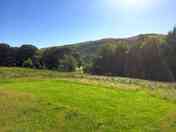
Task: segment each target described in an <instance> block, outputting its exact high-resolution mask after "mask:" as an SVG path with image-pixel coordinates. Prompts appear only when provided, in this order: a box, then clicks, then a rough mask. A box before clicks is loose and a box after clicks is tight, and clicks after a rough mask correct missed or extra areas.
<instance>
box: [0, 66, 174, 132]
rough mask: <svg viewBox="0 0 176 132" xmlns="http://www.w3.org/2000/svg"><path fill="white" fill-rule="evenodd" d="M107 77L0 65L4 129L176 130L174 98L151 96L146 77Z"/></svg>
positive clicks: (60, 131) (0, 120) (20, 131)
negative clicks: (128, 79) (132, 78)
mask: <svg viewBox="0 0 176 132" xmlns="http://www.w3.org/2000/svg"><path fill="white" fill-rule="evenodd" d="M102 79H104V78H103V77H102V78H101V77H100V78H98V77H97V78H96V79H95V78H94V77H91V76H86V75H77V74H73V73H70V74H66V73H57V72H51V71H43V70H42V71H38V70H31V69H20V68H0V131H1V132H48V131H49V132H117V131H122V132H128V131H129V132H145V131H146V132H157V131H163V132H174V131H176V123H175V122H176V119H175V117H176V112H175V111H176V104H175V103H174V102H171V101H169V100H164V99H162V98H161V97H160V96H151V92H149V91H148V90H146V89H145V88H143V86H144V85H141V84H143V81H140V80H133V81H132V80H131V81H130V83H129V81H127V82H126V80H127V79H120V78H119V80H120V81H119V80H117V79H115V80H116V81H117V82H114V81H113V80H112V79H109V80H108V79H107V78H105V79H104V80H108V81H104V80H102ZM147 86H148V85H146V86H145V87H147ZM159 86H165V88H166V86H167V85H164V84H162V85H159ZM165 88H164V89H165ZM157 91H158V90H157ZM160 91H161V90H160ZM156 94H158V93H157V92H154V91H153V92H152V95H156Z"/></svg>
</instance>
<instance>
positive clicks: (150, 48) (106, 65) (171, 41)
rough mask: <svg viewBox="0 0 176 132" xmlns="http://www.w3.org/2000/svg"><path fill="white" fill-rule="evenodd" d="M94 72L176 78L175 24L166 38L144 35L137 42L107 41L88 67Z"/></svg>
mask: <svg viewBox="0 0 176 132" xmlns="http://www.w3.org/2000/svg"><path fill="white" fill-rule="evenodd" d="M89 71H90V72H91V73H92V74H99V75H111V76H123V77H132V78H142V79H147V80H159V81H175V78H176V27H175V28H174V29H173V31H171V32H169V33H168V35H167V36H166V39H165V40H164V41H161V40H159V39H158V38H154V37H149V38H144V40H143V41H142V42H140V43H136V44H134V45H129V44H124V43H122V44H120V45H106V46H104V47H102V49H101V50H100V52H99V55H98V57H97V58H96V59H95V61H94V62H93V64H92V67H91V68H90V69H89Z"/></svg>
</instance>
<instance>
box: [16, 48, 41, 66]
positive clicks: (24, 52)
mask: <svg viewBox="0 0 176 132" xmlns="http://www.w3.org/2000/svg"><path fill="white" fill-rule="evenodd" d="M37 50H38V49H37V47H35V46H33V45H23V46H21V47H20V48H19V49H18V52H17V65H18V66H22V65H23V62H24V61H25V60H27V59H28V58H30V59H31V60H33V57H34V56H35V54H36V52H37Z"/></svg>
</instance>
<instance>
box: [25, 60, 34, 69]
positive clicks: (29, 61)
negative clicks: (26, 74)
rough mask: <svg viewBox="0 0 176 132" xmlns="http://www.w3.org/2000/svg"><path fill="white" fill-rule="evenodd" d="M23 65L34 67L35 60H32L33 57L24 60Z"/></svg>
mask: <svg viewBox="0 0 176 132" xmlns="http://www.w3.org/2000/svg"><path fill="white" fill-rule="evenodd" d="M23 67H30V68H32V67H33V62H32V60H31V58H28V59H27V60H25V61H24V62H23Z"/></svg>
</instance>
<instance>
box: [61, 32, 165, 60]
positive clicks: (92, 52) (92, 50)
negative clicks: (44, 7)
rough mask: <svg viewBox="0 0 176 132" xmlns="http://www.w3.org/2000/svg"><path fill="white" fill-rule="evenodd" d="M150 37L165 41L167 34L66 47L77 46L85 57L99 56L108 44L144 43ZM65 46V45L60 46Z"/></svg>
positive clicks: (91, 42) (144, 35)
mask: <svg viewBox="0 0 176 132" xmlns="http://www.w3.org/2000/svg"><path fill="white" fill-rule="evenodd" d="M148 38H155V39H158V40H159V41H161V42H164V41H165V38H166V36H165V35H162V34H141V35H137V36H134V37H129V38H121V39H118V38H117V39H115V38H106V39H101V40H96V41H88V42H82V43H76V44H72V45H65V46H64V47H72V48H75V49H76V50H77V51H78V52H79V53H80V54H81V56H83V57H95V56H97V53H98V50H99V49H100V48H101V47H102V46H104V45H108V44H128V45H134V44H142V43H143V42H144V41H145V40H146V39H148ZM60 47H63V46H60Z"/></svg>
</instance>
